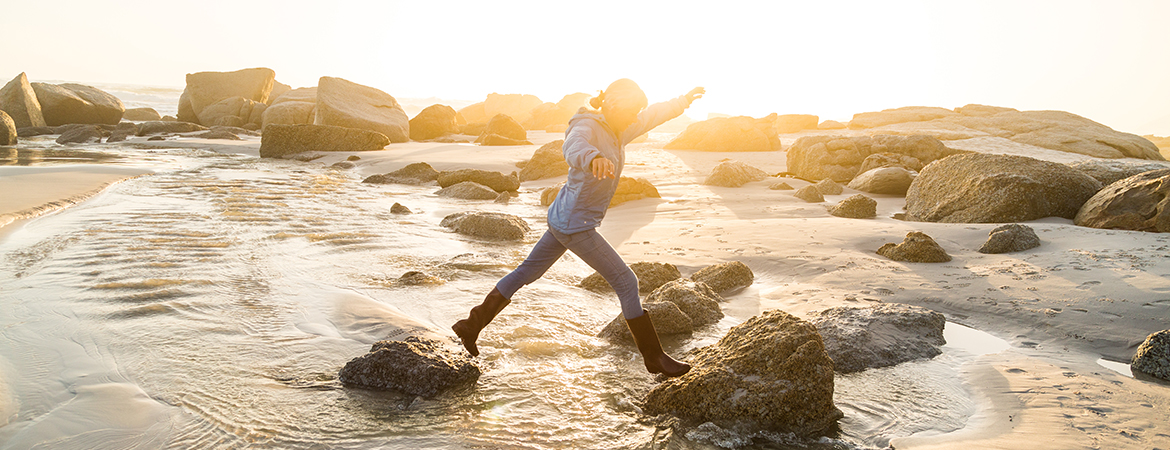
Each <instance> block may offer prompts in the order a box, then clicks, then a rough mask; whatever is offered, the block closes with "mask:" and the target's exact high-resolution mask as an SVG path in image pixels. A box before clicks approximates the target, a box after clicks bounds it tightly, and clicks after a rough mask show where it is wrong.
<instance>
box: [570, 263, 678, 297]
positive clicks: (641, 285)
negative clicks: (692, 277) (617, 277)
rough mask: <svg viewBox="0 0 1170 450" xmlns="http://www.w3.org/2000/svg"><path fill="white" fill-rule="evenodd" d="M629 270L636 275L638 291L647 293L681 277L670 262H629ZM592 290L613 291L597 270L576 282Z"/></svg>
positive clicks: (676, 268)
mask: <svg viewBox="0 0 1170 450" xmlns="http://www.w3.org/2000/svg"><path fill="white" fill-rule="evenodd" d="M630 270H632V271H634V275H635V276H637V277H638V292H641V293H643V294H648V293H651V292H654V290H655V289H658V288H660V287H662V285H664V284H666V283H669V282H671V281H674V280H677V279H679V278H682V274H681V273H679V271H678V267H675V266H674V264H670V263H656V262H645V261H640V262H636V263H633V264H630ZM577 286H580V287H582V288H585V289H588V290H590V291H593V292H613V287H611V286H610V285H609V282H607V281H605V278H603V277H602V276H601V274H599V273H597V272H593V273H592V274H591V275H589V276H587V277H585V278H584V279H582V280H581V282H580V283H578V284H577Z"/></svg>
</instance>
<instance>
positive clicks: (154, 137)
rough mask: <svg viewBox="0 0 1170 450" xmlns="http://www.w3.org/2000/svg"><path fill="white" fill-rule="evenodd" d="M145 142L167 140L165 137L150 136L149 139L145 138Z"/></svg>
mask: <svg viewBox="0 0 1170 450" xmlns="http://www.w3.org/2000/svg"><path fill="white" fill-rule="evenodd" d="M146 140H148V141H165V140H167V138H166V137H165V136H151V137H148V138H146Z"/></svg>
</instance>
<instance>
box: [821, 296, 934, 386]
mask: <svg viewBox="0 0 1170 450" xmlns="http://www.w3.org/2000/svg"><path fill="white" fill-rule="evenodd" d="M809 321H810V322H812V324H813V325H815V326H816V327H817V331H818V332H820V334H821V337H822V339H824V342H825V351H827V352H828V353H829V357H830V358H832V359H833V368H834V370H836V371H837V372H838V373H852V372H860V371H862V370H865V369H871V368H877V367H888V366H893V365H896V364H900V363H903V362H906V361H913V360H916V359H922V358H933V357H935V356H938V355H939V354H941V353H942V349H940V348H939V346H941V345H944V344H946V343H947V341H946V339H944V338H943V327H944V326H945V325H946V318H945V317H943V315H942V314H939V313H937V312H934V311H931V310H929V309H926V308H920V307H917V306H909V305H902V304H896V303H885V304H880V305H876V306H871V307H865V308H850V307H835V308H829V309H826V310H824V311H821V312H820V313H818V314H816V316H815V317H813V318H812V319H811V320H809Z"/></svg>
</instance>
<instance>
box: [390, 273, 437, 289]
mask: <svg viewBox="0 0 1170 450" xmlns="http://www.w3.org/2000/svg"><path fill="white" fill-rule="evenodd" d="M395 284H397V285H400V286H422V285H427V284H443V279H442V278H439V277H436V276H434V275H429V274H426V273H423V272H419V271H417V270H412V271H410V272H406V273H404V274H402V276H401V277H398V280H397V281H395Z"/></svg>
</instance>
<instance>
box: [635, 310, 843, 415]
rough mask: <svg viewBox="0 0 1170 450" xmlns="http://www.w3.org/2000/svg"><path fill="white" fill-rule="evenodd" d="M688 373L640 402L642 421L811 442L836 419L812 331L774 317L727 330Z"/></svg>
mask: <svg viewBox="0 0 1170 450" xmlns="http://www.w3.org/2000/svg"><path fill="white" fill-rule="evenodd" d="M688 362H689V363H690V364H691V367H692V368H691V370H690V372H687V373H686V374H685V375H683V376H680V377H676V378H669V379H667V380H665V381H663V382H662V383H661V384H659V385H658V386H656V387H654V389H652V390H651V391H650V393H649V394H647V396H646V401H645V404H644V406H643V411H644V412H645V413H646V414H648V415H658V414H671V415H674V416H677V417H679V418H682V419H684V420H686V421H688V422H692V423H705V422H712V423H713V424H715V425H718V426H720V427H723V428H726V429H730V430H734V431H739V432H749V433H750V432H754V431H758V430H767V431H772V432H779V433H789V432H791V433H795V434H796V435H799V436H803V437H813V436H817V435H822V434H826V433H829V432H830V431H831V430H832V429H833V428H835V425H836V422H837V420H839V419H841V418H842V417H843V414H842V413H841V410H839V409H837V407H836V406H835V405H834V404H833V361H832V360H831V359H829V355H828V353H827V352H826V351H825V346H824V344H823V343H822V341H821V336H820V334H818V333H817V330H816V327H814V326H813V325H812V324H810V323H808V322H805V321H803V320H801V319H799V318H797V317H795V316H792V315H790V314H788V313H785V312H783V311H779V310H772V311H767V312H765V313H763V314H761V315H759V316H756V317H753V318H751V319H749V320H748V321H747V322H744V323H743V324H740V325H738V326H735V327H733V328H732V329H731V330H730V331H729V332H728V333H727V335H726V336H724V337H723V338H722V339H720V341H719V342H718V343H717V344H715V345H712V346H709V347H704V348H701V349H698V350H696V351H695V352H694V355H693V356H692V357H691V358H689V360H688Z"/></svg>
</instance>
